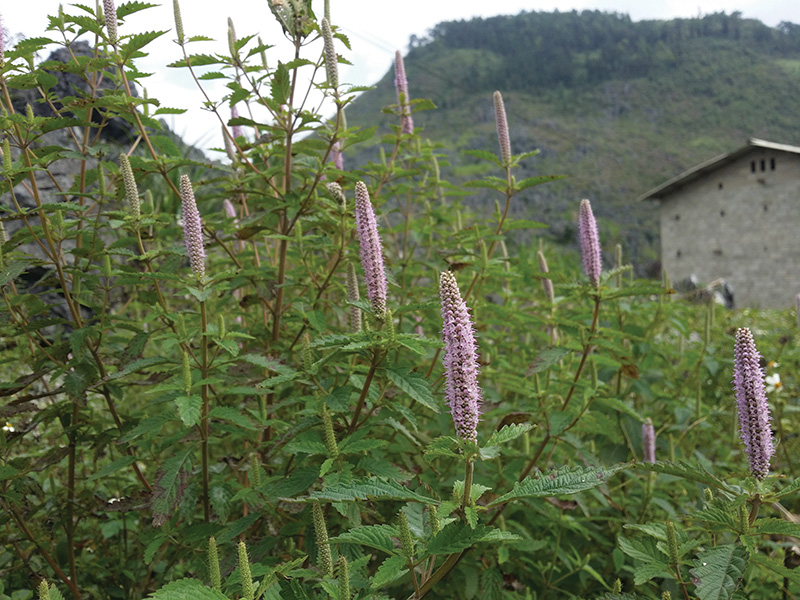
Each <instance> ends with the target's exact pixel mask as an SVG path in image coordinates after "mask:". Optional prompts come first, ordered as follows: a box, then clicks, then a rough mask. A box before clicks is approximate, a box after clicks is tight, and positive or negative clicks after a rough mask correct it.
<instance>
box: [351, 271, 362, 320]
mask: <svg viewBox="0 0 800 600" xmlns="http://www.w3.org/2000/svg"><path fill="white" fill-rule="evenodd" d="M347 299H348V300H349V301H350V302H358V300H359V293H358V277H357V276H356V268H355V267H354V266H353V263H348V264H347ZM361 328H362V321H361V309H360V308H358V307H357V306H353V305H352V304H351V305H350V331H352V332H354V333H356V332H359V331H361Z"/></svg>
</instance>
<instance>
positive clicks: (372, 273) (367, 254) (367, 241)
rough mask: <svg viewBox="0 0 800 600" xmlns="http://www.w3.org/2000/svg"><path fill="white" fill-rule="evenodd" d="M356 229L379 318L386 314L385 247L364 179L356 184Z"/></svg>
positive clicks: (370, 297) (374, 308)
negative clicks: (382, 243)
mask: <svg viewBox="0 0 800 600" xmlns="http://www.w3.org/2000/svg"><path fill="white" fill-rule="evenodd" d="M356 231H357V233H358V240H359V242H360V244H361V266H362V267H363V269H364V280H365V283H366V286H367V297H368V298H369V302H370V304H371V305H372V311H373V313H374V314H375V317H376V318H377V319H378V320H383V318H384V316H385V315H386V292H387V285H386V272H385V271H384V266H383V248H382V246H381V236H380V235H378V222H377V221H376V220H375V211H374V210H373V209H372V203H371V202H370V201H369V192H368V191H367V186H366V185H365V184H364V182H363V181H359V182H358V183H357V184H356Z"/></svg>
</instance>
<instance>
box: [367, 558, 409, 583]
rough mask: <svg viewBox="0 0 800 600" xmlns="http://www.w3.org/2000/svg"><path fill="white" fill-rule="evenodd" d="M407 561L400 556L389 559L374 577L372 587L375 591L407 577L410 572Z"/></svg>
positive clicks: (382, 564)
mask: <svg viewBox="0 0 800 600" xmlns="http://www.w3.org/2000/svg"><path fill="white" fill-rule="evenodd" d="M406 560H407V559H406V557H405V556H400V555H396V556H390V557H389V558H387V559H386V560H385V561H383V562H382V563H381V566H380V567H378V571H377V572H376V573H375V575H374V576H373V577H372V581H371V582H370V587H372V589H374V590H377V589H380V588H382V587H383V586H385V585H389V584H390V583H392V582H393V581H396V580H397V579H399V578H400V577H402V576H403V575H405V574H406V573H407V572H408V569H407V568H406Z"/></svg>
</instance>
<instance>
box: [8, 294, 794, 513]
mask: <svg viewBox="0 0 800 600" xmlns="http://www.w3.org/2000/svg"><path fill="white" fill-rule="evenodd" d="M0 283H2V281H0ZM797 491H800V477H798V478H797V479H795V480H794V481H792V482H791V483H790V484H789V485H787V486H786V487H785V488H783V489H782V490H778V491H777V492H775V493H774V494H770V495H769V498H770V500H766V499H765V501H771V500H773V499H774V500H777V499H778V498H783V497H784V496H788V495H789V494H794V493H795V492H797Z"/></svg>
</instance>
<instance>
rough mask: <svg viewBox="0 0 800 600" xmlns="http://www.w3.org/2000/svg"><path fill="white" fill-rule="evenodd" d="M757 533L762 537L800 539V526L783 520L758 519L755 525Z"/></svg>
mask: <svg viewBox="0 0 800 600" xmlns="http://www.w3.org/2000/svg"><path fill="white" fill-rule="evenodd" d="M754 526H755V531H754V532H753V533H760V534H762V535H791V536H794V537H800V525H798V524H797V523H792V522H791V521H785V520H783V519H776V518H767V519H758V520H757V521H756V522H755V523H754Z"/></svg>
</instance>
